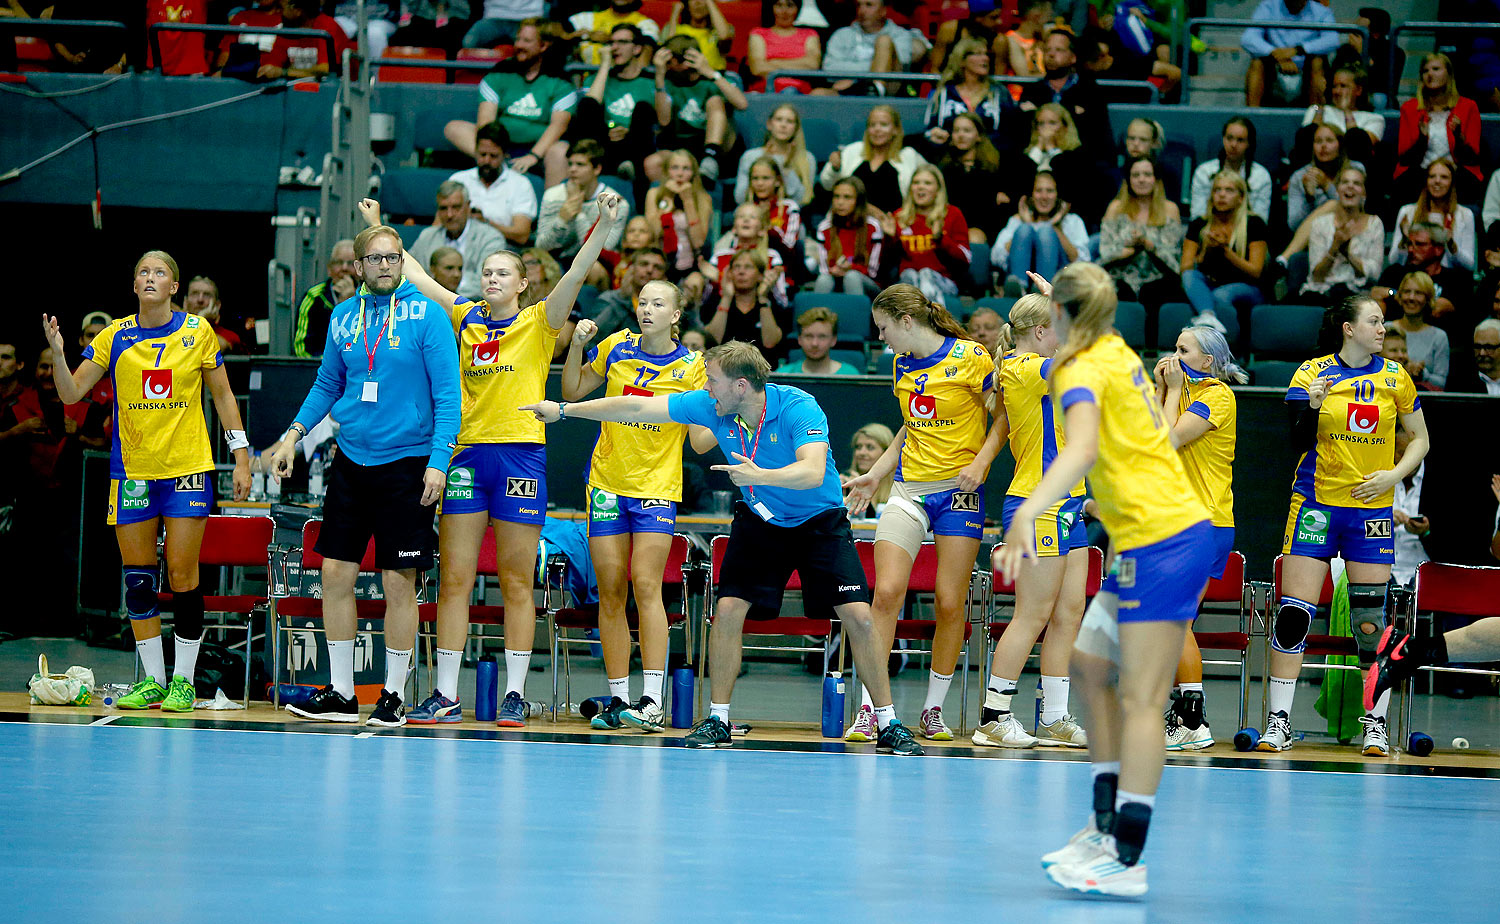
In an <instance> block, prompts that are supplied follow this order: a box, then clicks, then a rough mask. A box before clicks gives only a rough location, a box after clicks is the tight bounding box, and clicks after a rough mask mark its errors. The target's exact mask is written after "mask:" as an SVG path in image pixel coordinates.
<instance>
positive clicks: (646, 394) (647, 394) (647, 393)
mask: <svg viewBox="0 0 1500 924" xmlns="http://www.w3.org/2000/svg"><path fill="white" fill-rule="evenodd" d="M620 393H621V394H624V395H634V396H635V397H637V398H654V397H656V395H655V393H654V392H653V391H651V389H649V388H641V387H640V386H638V385H626V386H625V387H624V389H623V390H622V391H621V392H620Z"/></svg>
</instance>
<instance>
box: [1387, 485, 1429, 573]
mask: <svg viewBox="0 0 1500 924" xmlns="http://www.w3.org/2000/svg"><path fill="white" fill-rule="evenodd" d="M1426 471H1427V463H1426V462H1425V461H1424V462H1423V463H1422V464H1421V465H1418V466H1417V471H1416V474H1414V475H1412V476H1411V487H1410V488H1408V487H1407V486H1406V482H1405V481H1398V482H1396V498H1395V500H1394V501H1393V502H1392V503H1391V510H1392V511H1395V510H1399V511H1401V512H1402V513H1404V514H1406V515H1407V516H1409V517H1416V516H1421V515H1422V475H1423V474H1424V473H1425V472H1426ZM1391 528H1392V529H1394V530H1395V531H1396V564H1395V565H1393V566H1392V567H1391V575H1392V576H1394V577H1395V578H1396V580H1397V581H1398V582H1399V583H1402V584H1407V585H1409V584H1411V582H1412V578H1414V577H1416V575H1417V566H1418V565H1420V564H1421V563H1422V562H1424V561H1428V560H1430V556H1429V555H1428V554H1427V550H1426V549H1424V548H1422V540H1421V539H1420V538H1418V537H1417V536H1416V535H1415V534H1413V533H1412V532H1411V531H1410V530H1408V529H1407V528H1406V527H1405V526H1401V525H1399V524H1397V523H1395V522H1394V521H1392V523H1391Z"/></svg>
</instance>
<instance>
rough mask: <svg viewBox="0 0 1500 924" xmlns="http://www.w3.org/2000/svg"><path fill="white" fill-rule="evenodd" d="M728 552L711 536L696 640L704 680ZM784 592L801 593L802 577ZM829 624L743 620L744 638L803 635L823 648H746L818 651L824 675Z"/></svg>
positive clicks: (830, 657) (800, 619)
mask: <svg viewBox="0 0 1500 924" xmlns="http://www.w3.org/2000/svg"><path fill="white" fill-rule="evenodd" d="M728 549H729V537H728V536H715V537H714V539H713V543H712V544H711V545H710V546H709V586H708V591H707V593H706V594H705V596H704V601H703V630H702V632H700V633H699V635H698V637H699V638H701V639H702V642H701V643H700V644H699V646H698V676H699V677H705V676H707V674H706V671H705V670H704V667H705V665H706V664H707V661H708V636H709V632H710V630H711V629H712V627H713V615H714V605H715V602H716V600H717V599H718V590H719V575H720V573H721V571H722V569H723V567H724V553H725V552H726V551H727V550H728ZM786 589H787V590H797V591H800V590H801V589H802V575H801V574H799V573H798V572H795V571H794V572H792V576H791V577H790V578H789V579H788V580H787V582H786ZM833 623H834V621H833V620H832V619H815V618H812V617H809V616H785V617H784V616H776V617H773V618H771V619H748V618H747V619H746V620H745V628H744V632H743V634H744V635H747V636H748V635H761V636H769V635H774V636H797V635H806V636H810V637H812V638H821V639H822V640H823V646H822V647H821V648H813V647H810V646H807V645H746V646H744V647H745V648H746V649H747V650H750V651H821V652H823V666H824V668H825V672H826V669H827V667H828V666H829V665H830V664H831V663H833V662H834V653H833V644H832V642H833ZM837 665H838V670H839V673H840V674H842V673H843V671H844V647H843V644H842V643H840V645H839V650H838V658H837ZM705 686H707V684H704V683H699V684H698V699H699V703H698V705H699V706H700V707H701V706H702V698H703V695H704V690H703V688H704V687H705ZM701 711H702V710H701V708H700V709H698V710H696V711H695V713H694V718H695V719H696V718H697V715H698V714H699V713H701Z"/></svg>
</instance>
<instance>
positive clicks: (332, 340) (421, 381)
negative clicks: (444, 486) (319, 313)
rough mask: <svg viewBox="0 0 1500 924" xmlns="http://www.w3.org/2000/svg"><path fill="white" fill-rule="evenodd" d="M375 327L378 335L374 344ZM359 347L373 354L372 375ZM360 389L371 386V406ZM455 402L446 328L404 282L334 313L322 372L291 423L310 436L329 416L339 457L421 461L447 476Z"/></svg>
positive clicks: (437, 311)
mask: <svg viewBox="0 0 1500 924" xmlns="http://www.w3.org/2000/svg"><path fill="white" fill-rule="evenodd" d="M393 301H394V303H395V306H396V310H395V312H394V314H393V313H392V312H391V310H390V308H391V304H392V302H393ZM361 311H363V312H364V320H365V327H366V329H365V330H364V332H363V335H362V334H361V325H360V312H361ZM382 326H384V327H386V330H385V334H384V336H378V335H379V334H380V332H381V328H382ZM377 337H378V339H377ZM366 344H369V345H371V346H374V348H375V365H374V369H373V371H370V358H369V354H368V353H366V352H365V351H366ZM367 381H373V382H375V383H377V384H376V400H375V401H365V400H363V395H364V392H365V383H366V382H367ZM461 402H462V397H461V395H460V392H459V384H458V347H457V345H456V342H455V340H454V339H453V324H452V322H451V320H450V319H449V318H448V315H447V313H446V312H445V311H443V309H442V307H441V306H439V305H437V304H436V303H434V302H433V301H431V300H430V299H428V298H427V297H426V296H424V295H422V293H420V292H418V291H417V287H416V286H414V285H412V284H411V283H410V282H408V281H406V280H405V279H403V280H401V284H400V285H399V286H397V287H396V291H395V292H394V293H393V294H391V295H371V294H369V293H368V291H367V290H365V289H364V288H363V287H361V288H360V292H359V294H358V295H356V296H354V297H353V298H349V299H345V300H344V301H342V302H340V303H339V304H338V305H337V306H335V307H334V309H333V313H332V315H330V316H329V319H328V337H327V339H326V341H325V342H324V344H323V364H322V365H321V366H319V367H318V377H317V380H316V381H314V382H313V387H312V390H311V391H309V392H308V393H307V400H306V401H304V402H302V409H301V410H299V411H298V412H297V418H296V420H297V422H298V423H300V424H301V425H302V426H303V427H307V428H311V427H312V426H313V425H314V424H316V423H318V421H320V420H322V419H323V417H324V416H325V415H327V414H329V413H330V412H331V413H332V414H333V419H334V420H336V421H338V424H339V450H340V451H341V452H344V453H347V454H348V456H349V458H350V459H352V460H353V461H355V462H357V463H359V464H360V465H383V464H385V463H387V462H394V461H395V460H397V459H405V458H409V457H411V456H422V455H425V456H427V467H428V468H435V469H438V470H439V471H444V472H446V471H447V470H448V462H449V460H450V459H451V458H452V456H453V450H454V447H455V440H457V439H458V424H459V417H460V413H461V410H460V409H461Z"/></svg>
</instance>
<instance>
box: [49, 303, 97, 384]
mask: <svg viewBox="0 0 1500 924" xmlns="http://www.w3.org/2000/svg"><path fill="white" fill-rule="evenodd" d="M42 333H43V334H44V335H45V336H46V338H47V345H48V346H50V347H51V348H52V381H53V383H54V384H55V385H56V386H57V396H58V397H59V398H61V399H62V402H63V404H77V403H78V402H79V401H82V400H83V396H84V395H87V394H88V393H89V392H90V391H91V390H92V389H93V387H94V386H95V385H97V384H99V380H100V379H102V378H104V367H103V366H100V365H99V364H98V363H94V362H90V361H88V360H84V361H83V362H82V363H80V364H79V366H78V368H77V369H76V370H75V371H73V372H69V371H68V359H67V356H68V354H67V352H66V346H65V345H64V344H63V336H62V329H61V328H60V327H59V326H58V323H57V318H55V317H49V316H47V315H45V314H44V315H42Z"/></svg>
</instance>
